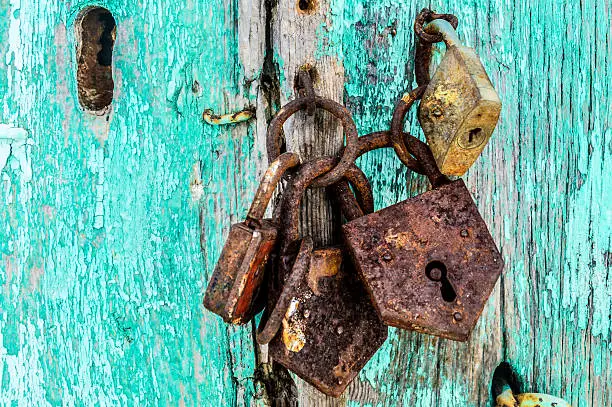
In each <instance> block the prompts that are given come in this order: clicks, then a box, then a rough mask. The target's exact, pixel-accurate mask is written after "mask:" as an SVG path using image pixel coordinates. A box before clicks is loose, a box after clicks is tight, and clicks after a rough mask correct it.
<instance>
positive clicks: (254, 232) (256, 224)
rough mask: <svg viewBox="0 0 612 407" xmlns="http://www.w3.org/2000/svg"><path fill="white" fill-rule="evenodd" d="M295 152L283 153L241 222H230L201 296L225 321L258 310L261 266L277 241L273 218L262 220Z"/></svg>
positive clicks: (295, 162) (238, 319)
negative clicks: (210, 275)
mask: <svg viewBox="0 0 612 407" xmlns="http://www.w3.org/2000/svg"><path fill="white" fill-rule="evenodd" d="M299 163H300V159H299V157H298V155H297V154H294V153H283V154H281V155H280V156H279V157H278V158H277V159H276V160H275V161H273V162H272V164H271V165H270V167H269V168H268V170H267V171H266V173H265V175H264V177H263V180H262V181H261V183H260V185H259V188H258V189H257V192H256V193H255V198H254V199H253V203H252V204H251V208H250V209H249V213H248V214H247V218H246V220H245V221H244V222H241V223H236V224H234V225H232V227H231V228H230V231H229V235H228V237H227V240H226V242H225V245H224V246H223V250H222V251H221V256H220V257H219V260H218V261H217V265H216V267H215V270H214V271H213V274H212V277H211V279H210V282H209V284H208V288H207V289H206V294H205V295H204V306H205V307H206V308H208V309H209V310H210V311H212V312H214V313H215V314H218V315H220V316H221V317H222V318H223V320H225V322H228V323H232V324H244V323H246V322H248V321H249V320H250V319H251V318H252V317H253V316H254V315H255V314H256V313H258V312H259V311H261V308H262V306H263V305H264V304H263V302H261V301H260V302H258V301H257V296H258V293H259V289H260V286H261V284H262V281H263V277H264V266H265V263H266V260H267V258H268V255H269V254H270V252H271V251H272V249H273V248H274V246H275V243H276V236H277V232H278V225H277V220H276V219H274V220H273V219H262V218H263V216H264V214H265V211H266V207H267V206H268V203H269V202H270V199H271V198H272V194H273V193H274V190H275V188H276V186H277V184H278V182H279V181H280V179H281V177H282V176H283V174H284V173H285V172H286V171H287V170H288V169H289V168H293V167H295V166H297V165H298V164H299Z"/></svg>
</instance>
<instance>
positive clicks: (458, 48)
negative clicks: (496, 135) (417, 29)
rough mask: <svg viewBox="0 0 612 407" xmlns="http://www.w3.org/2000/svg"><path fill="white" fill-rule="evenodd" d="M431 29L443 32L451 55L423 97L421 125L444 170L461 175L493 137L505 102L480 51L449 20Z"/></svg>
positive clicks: (419, 113) (447, 57) (437, 71)
mask: <svg viewBox="0 0 612 407" xmlns="http://www.w3.org/2000/svg"><path fill="white" fill-rule="evenodd" d="M425 31H426V32H427V33H430V34H431V33H440V34H442V36H443V38H444V42H445V43H446V53H445V54H444V57H443V58H442V61H441V62H440V65H439V66H438V68H437V69H436V71H435V73H434V75H433V77H432V79H431V81H430V82H429V84H428V85H427V88H426V89H425V93H424V94H423V98H422V100H421V105H420V107H419V112H418V117H419V122H420V123H421V127H422V128H423V133H425V137H426V138H427V143H428V144H429V146H430V147H431V151H432V153H433V155H434V157H435V159H436V162H437V164H438V167H439V168H440V171H441V172H442V173H443V174H446V175H458V176H460V175H463V174H464V173H465V172H466V171H467V170H468V169H469V168H470V167H471V166H472V164H474V162H475V161H476V159H477V158H478V156H479V155H480V154H481V152H482V150H483V149H484V147H485V146H486V144H487V141H488V140H489V138H490V137H491V134H492V133H493V130H494V129H495V126H496V125H497V121H498V119H499V114H500V112H501V101H500V99H499V96H498V94H497V92H496V91H495V89H494V88H493V85H492V84H491V80H490V79H489V77H488V76H487V73H486V72H485V69H484V67H483V66H482V63H481V62H480V59H479V58H478V56H477V55H476V52H475V51H474V49H473V48H470V47H466V46H463V45H461V43H460V41H459V38H458V37H457V33H456V32H455V29H454V28H453V26H452V25H451V24H450V23H449V22H448V21H445V20H442V19H438V20H434V21H432V22H430V23H429V24H428V25H427V26H426V27H425Z"/></svg>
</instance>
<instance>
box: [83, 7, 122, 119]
mask: <svg viewBox="0 0 612 407" xmlns="http://www.w3.org/2000/svg"><path fill="white" fill-rule="evenodd" d="M75 34H76V40H77V41H76V43H77V87H78V98H79V103H80V104H81V106H82V107H83V108H84V109H85V110H86V111H88V112H90V113H104V112H106V110H107V108H108V107H109V106H110V104H111V103H112V101H113V93H114V87H115V84H114V81H113V72H112V63H113V48H114V45H115V36H116V22H115V18H114V17H113V15H112V14H111V12H110V11H108V10H107V9H105V8H102V7H89V8H87V9H85V10H83V11H82V13H81V15H80V17H79V18H78V19H77V21H76V24H75Z"/></svg>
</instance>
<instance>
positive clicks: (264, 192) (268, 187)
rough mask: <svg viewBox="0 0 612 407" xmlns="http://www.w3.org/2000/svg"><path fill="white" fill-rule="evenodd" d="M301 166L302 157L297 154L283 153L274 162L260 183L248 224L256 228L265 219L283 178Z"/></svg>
mask: <svg viewBox="0 0 612 407" xmlns="http://www.w3.org/2000/svg"><path fill="white" fill-rule="evenodd" d="M299 164H300V157H299V156H298V155H297V154H295V153H283V154H281V155H279V156H278V157H277V158H276V160H274V161H272V163H271V164H270V166H269V167H268V169H267V170H266V172H265V174H264V176H263V178H262V180H261V182H260V183H259V187H258V188H257V191H256V192H255V197H254V198H253V203H251V207H250V208H249V212H248V213H247V216H246V222H247V224H248V225H249V226H256V225H257V224H258V222H259V221H260V220H261V219H262V218H263V217H264V214H265V213H266V208H267V207H268V204H269V203H270V200H271V199H272V194H274V190H275V189H276V186H277V185H278V183H279V181H280V180H281V178H282V176H283V175H284V174H285V173H286V172H287V170H289V169H290V168H294V167H297V166H298V165H299Z"/></svg>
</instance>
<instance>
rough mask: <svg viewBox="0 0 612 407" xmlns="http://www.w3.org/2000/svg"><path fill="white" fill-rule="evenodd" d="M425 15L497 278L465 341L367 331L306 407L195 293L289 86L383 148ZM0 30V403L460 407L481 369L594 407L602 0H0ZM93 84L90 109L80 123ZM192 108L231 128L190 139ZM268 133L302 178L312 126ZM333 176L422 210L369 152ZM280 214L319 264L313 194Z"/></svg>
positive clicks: (328, 236)
mask: <svg viewBox="0 0 612 407" xmlns="http://www.w3.org/2000/svg"><path fill="white" fill-rule="evenodd" d="M425 6H431V7H432V8H433V9H435V10H437V11H441V12H450V13H454V14H456V15H457V16H458V17H459V21H460V25H459V29H458V31H459V35H460V37H461V38H462V39H463V40H464V41H465V42H466V43H467V44H468V45H471V46H473V47H475V48H476V50H477V52H478V53H479V54H480V56H481V57H482V60H483V63H484V65H485V67H486V69H487V71H488V72H489V74H490V76H491V79H492V81H493V83H494V84H495V86H496V88H497V89H498V91H499V93H500V95H501V97H502V101H503V104H504V107H503V111H502V117H501V121H500V124H499V126H498V128H497V130H496V132H495V134H494V135H493V138H492V140H491V142H490V144H489V145H488V146H487V148H486V149H485V151H484V153H483V155H482V157H481V158H480V159H479V160H478V162H477V164H476V165H475V166H474V167H473V168H472V169H470V171H469V172H468V174H467V175H466V176H465V180H466V183H467V184H468V186H469V189H470V191H471V193H472V194H473V196H474V199H475V201H476V203H477V205H478V207H479V209H480V211H481V213H482V215H483V217H484V219H485V221H486V222H487V223H488V225H489V227H490V230H491V232H492V234H493V236H494V238H495V240H496V242H497V243H498V245H499V247H500V249H501V251H502V252H503V256H504V259H505V263H506V268H505V272H504V274H503V276H502V278H501V280H500V282H499V283H498V285H497V287H496V289H495V291H494V293H493V295H492V296H491V298H490V300H489V302H488V304H487V306H486V308H485V311H484V313H483V315H482V317H481V320H480V322H479V324H478V325H477V327H476V330H475V331H474V333H473V335H472V337H471V339H470V341H469V342H467V343H455V342H451V341H447V340H441V339H436V338H433V337H430V336H424V335H419V334H415V333H411V332H406V331H400V330H395V329H392V330H391V331H390V335H389V339H388V340H387V342H386V343H385V345H384V346H383V348H382V349H380V350H379V352H378V353H377V354H376V355H375V356H374V357H373V359H372V360H371V361H370V362H369V363H368V365H367V366H366V368H365V369H364V370H363V372H362V373H361V374H360V375H359V377H358V378H357V379H356V380H355V382H354V383H353V384H352V385H351V386H350V387H349V390H348V391H347V392H346V393H345V394H344V395H343V396H342V397H341V398H339V399H336V400H334V399H330V398H325V397H323V396H321V395H320V394H319V393H318V392H317V391H316V390H313V389H312V388H311V387H310V386H308V385H306V384H305V383H304V382H302V381H301V380H299V379H296V378H291V377H290V376H287V375H286V373H285V372H283V371H282V370H280V369H272V370H271V369H270V366H268V365H266V364H265V363H263V362H266V360H267V359H266V352H265V349H260V348H258V347H256V346H255V345H254V339H253V333H252V327H251V326H248V325H247V326H246V327H233V326H227V325H225V324H224V323H222V321H221V320H220V318H218V317H216V316H215V315H213V314H211V313H209V312H207V311H206V310H204V308H203V307H202V306H201V299H202V295H203V292H204V290H205V288H206V285H207V279H208V277H209V276H210V273H211V271H212V268H213V267H214V264H215V261H216V259H217V257H218V255H219V252H220V248H221V246H222V244H223V239H224V236H225V234H226V233H227V230H228V227H229V225H230V224H231V223H232V222H236V221H238V220H240V219H241V218H242V217H243V216H244V214H245V212H246V209H247V207H248V204H249V200H250V199H251V198H252V196H253V192H254V189H255V188H256V186H257V180H258V178H259V176H260V175H261V173H262V171H263V169H264V168H265V166H266V162H267V158H266V152H265V142H264V138H265V131H266V126H267V122H268V121H269V119H270V117H271V115H272V114H273V113H274V112H275V111H276V110H277V109H278V108H279V106H280V105H281V104H282V103H285V102H286V101H287V100H289V99H291V98H292V97H293V78H294V75H295V71H296V69H297V68H298V67H299V66H301V65H304V64H310V65H311V66H314V67H315V69H316V70H317V73H318V80H317V81H316V82H315V87H316V90H317V92H319V93H320V94H323V95H325V96H328V97H331V98H334V99H336V100H338V101H341V102H343V103H344V104H346V105H347V106H348V107H349V109H350V110H351V112H352V113H353V115H354V117H355V121H356V123H357V125H358V129H359V131H360V134H365V133H367V132H370V131H374V130H381V129H385V128H387V127H388V125H389V121H390V114H391V111H392V108H393V104H394V102H395V101H396V99H397V98H398V97H399V96H400V95H401V93H402V92H403V91H404V90H406V89H408V88H410V87H411V84H412V82H413V76H412V65H413V50H414V35H413V32H412V23H413V19H414V17H415V15H416V14H417V13H418V11H419V10H420V9H421V8H422V7H425ZM96 7H98V8H102V9H103V10H100V9H96ZM92 12H93V13H96V12H97V13H102V14H91V15H90V17H92V18H91V19H90V20H87V21H89V23H90V24H89V25H88V24H85V25H84V24H83V22H84V19H85V17H86V16H87V15H88V13H92ZM107 12H108V13H109V14H110V15H111V16H112V19H109V18H108V17H104V18H100V17H99V16H100V15H102V16H106V14H105V13H107ZM0 16H2V21H3V24H0V55H1V58H0V101H1V102H2V105H1V107H0V202H1V203H2V204H1V205H0V289H1V292H2V294H1V295H0V404H2V405H18V406H21V405H23V406H43V405H86V406H90V405H126V406H132V405H203V406H209V405H210V406H219V405H266V403H272V404H274V403H275V404H281V403H282V402H283V401H284V402H286V403H287V404H289V403H291V402H296V401H297V402H298V403H299V404H300V405H342V406H345V405H346V406H378V405H380V406H404V405H405V406H457V407H458V406H462V407H463V406H485V405H490V403H491V399H490V395H489V385H490V380H491V375H492V372H493V369H494V367H495V366H496V365H497V364H498V363H499V362H500V361H503V360H507V361H509V362H511V363H512V364H513V365H514V366H515V367H516V369H517V371H518V373H519V374H520V376H521V377H522V378H523V380H524V382H525V388H526V389H528V390H538V391H542V392H547V393H551V394H555V395H558V396H561V397H564V398H565V399H567V400H568V401H569V402H571V403H572V405H574V406H602V407H605V406H610V405H612V386H611V385H610V382H611V381H612V368H611V367H610V362H611V361H610V359H611V354H612V340H611V332H612V322H611V315H612V300H611V298H612V278H611V277H612V276H611V272H610V270H611V265H612V254H611V253H612V243H611V242H612V188H611V187H610V181H609V176H610V174H612V154H611V150H612V131H611V130H610V122H611V119H612V114H611V111H612V108H611V107H612V106H611V105H610V89H611V88H612V82H611V78H612V64H611V63H610V60H611V58H612V39H611V38H612V33H611V29H610V21H611V19H612V5H611V4H610V3H609V2H608V1H607V0H606V1H597V0H585V1H582V2H573V1H569V0H546V1H541V2H532V1H527V0H517V1H515V2H505V1H500V0H475V1H473V2H470V3H469V4H465V3H464V2H459V1H440V2H438V1H435V2H423V1H414V0H409V1H404V2H400V1H389V0H376V1H366V0H299V1H298V0H275V1H264V0H233V1H221V0H185V1H180V2H176V1H168V0H124V1H119V0H102V1H96V2H90V1H85V0H80V1H56V0H0ZM94 16H95V18H93V17H94ZM111 21H114V25H115V26H114V27H111V29H109V27H110V26H109V25H108V24H110V22H111ZM112 28H114V31H113V30H112ZM88 35H89V37H88ZM88 38H89V40H91V39H92V38H93V40H92V41H93V42H91V44H93V45H92V46H94V47H98V46H99V47H101V48H100V50H98V48H96V49H95V50H94V51H95V52H94V51H92V50H91V49H89V50H84V49H83V43H84V42H87V41H88ZM96 39H99V40H100V41H101V42H100V41H96ZM109 39H114V45H113V46H112V49H110V50H109V46H110V45H109ZM111 42H112V41H111ZM102 43H104V44H102ZM102 51H104V52H103V53H102V54H99V52H102ZM87 52H89V54H87ZM91 52H93V53H91ZM109 52H110V53H111V54H110V58H111V60H112V63H111V64H110V65H108V63H107V62H104V61H108V58H109V54H108V53H109ZM86 54H87V55H93V57H92V58H94V59H92V60H91V61H93V62H92V64H93V68H92V67H89V70H87V69H85V70H84V71H82V73H80V74H79V73H78V72H79V67H81V68H83V65H84V64H85V65H86V64H87V59H86V58H81V57H82V56H83V55H86ZM100 55H102V56H100ZM96 64H98V65H100V66H97V65H96ZM108 67H110V68H108ZM85 68H87V67H85ZM98 68H99V72H98V71H96V69H98ZM95 72H98V73H97V74H96V73H95ZM108 72H110V73H111V74H112V84H111V88H110V89H112V102H110V105H109V106H108V107H105V106H106V105H105V103H106V102H104V100H102V102H101V103H102V107H101V108H99V109H98V108H92V105H88V102H87V101H86V100H87V97H88V96H89V97H90V99H91V98H93V99H96V97H97V95H102V94H104V95H107V96H108V93H104V92H105V91H104V89H97V86H99V85H100V84H101V83H102V82H104V80H102V79H100V78H102V77H104V78H106V79H108ZM88 75H89V76H88ZM92 75H101V76H99V77H98V76H96V78H97V79H96V80H89V81H88V79H87V78H89V79H91V78H92V77H93V76H92ZM104 75H107V76H104ZM88 83H89V84H88ZM107 85H108V81H107ZM107 91H108V90H107ZM79 95H80V96H79ZM92 95H93V96H92ZM101 98H102V99H104V98H103V97H101ZM84 100H85V102H84ZM96 100H97V99H96ZM90 101H91V100H90ZM96 106H97V105H96ZM94 107H95V106H94ZM98 107H99V106H98ZM206 109H211V110H212V111H213V112H214V113H215V114H224V113H234V112H239V111H242V110H244V109H247V110H254V111H255V112H256V117H255V118H252V119H250V120H248V121H246V122H243V123H238V124H228V125H211V124H208V123H206V122H204V121H203V120H202V113H203V112H204V111H205V110H206ZM409 121H410V123H411V125H410V128H411V129H412V130H413V131H414V132H416V133H417V134H418V125H417V122H416V119H415V117H414V114H412V115H411V116H410V119H409ZM285 133H286V137H287V145H288V147H289V148H290V149H292V150H295V151H298V152H300V153H301V154H302V155H303V156H304V157H309V156H311V155H316V154H323V153H333V152H335V151H336V150H337V149H338V148H339V146H340V144H341V133H340V132H339V131H338V125H337V123H336V122H335V121H334V120H332V119H331V118H330V117H328V116H327V115H325V114H322V113H317V114H316V115H315V116H314V118H308V117H307V116H306V115H297V116H296V118H295V119H294V120H293V121H292V122H291V123H289V124H288V125H287V126H286V128H285ZM359 164H360V165H361V166H362V168H364V169H365V170H366V172H367V174H368V175H369V176H370V177H371V179H372V182H373V185H374V187H375V196H376V204H377V207H379V208H380V207H384V206H386V205H389V204H391V203H394V202H396V201H398V200H400V199H403V198H405V197H407V196H410V195H414V194H416V193H418V192H419V191H423V190H424V189H425V188H426V183H425V182H424V180H423V179H421V178H419V177H416V176H415V175H414V174H411V173H410V172H409V171H406V170H405V169H404V168H402V167H401V165H400V163H399V161H398V160H397V159H396V158H395V156H394V155H393V153H392V152H391V151H379V152H376V153H372V154H368V155H367V156H365V157H364V158H362V159H361V160H360V161H359ZM305 206H306V207H307V213H310V214H311V215H310V216H309V217H305V218H304V222H303V228H304V230H305V231H308V232H309V233H311V234H312V235H313V237H314V238H315V240H316V241H318V242H320V243H323V242H330V241H331V240H332V236H333V232H334V230H336V228H337V225H334V223H333V222H332V221H331V215H330V213H331V208H330V206H329V204H328V203H327V201H326V197H325V195H324V194H323V192H321V191H318V192H317V191H315V192H312V193H310V194H309V195H308V196H307V198H306V203H305ZM312 214H316V216H314V215H312Z"/></svg>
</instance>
